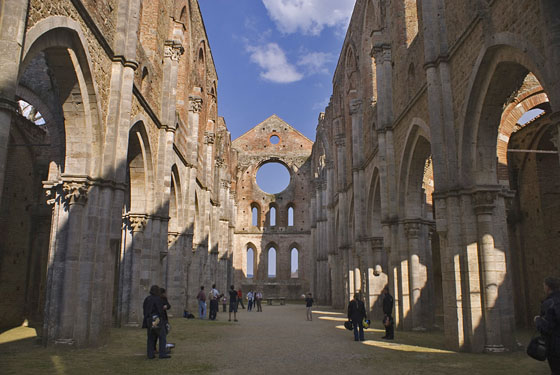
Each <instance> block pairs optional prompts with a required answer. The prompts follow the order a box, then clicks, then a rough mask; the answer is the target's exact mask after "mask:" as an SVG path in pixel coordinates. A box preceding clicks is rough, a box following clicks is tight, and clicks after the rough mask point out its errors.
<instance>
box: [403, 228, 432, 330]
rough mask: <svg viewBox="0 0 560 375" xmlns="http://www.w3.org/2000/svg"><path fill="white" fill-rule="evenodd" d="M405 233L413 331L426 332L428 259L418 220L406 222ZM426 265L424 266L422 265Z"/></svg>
mask: <svg viewBox="0 0 560 375" xmlns="http://www.w3.org/2000/svg"><path fill="white" fill-rule="evenodd" d="M405 231H406V236H407V239H408V264H409V277H410V309H411V314H412V329H413V330H424V329H425V327H424V319H423V315H424V314H423V311H424V308H423V306H422V300H423V298H421V297H422V293H427V274H426V265H425V262H426V259H425V256H424V249H423V248H422V246H421V245H420V222H419V221H418V220H408V221H405ZM423 263H424V265H422V264H423Z"/></svg>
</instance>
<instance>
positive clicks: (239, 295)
mask: <svg viewBox="0 0 560 375" xmlns="http://www.w3.org/2000/svg"><path fill="white" fill-rule="evenodd" d="M239 305H241V308H242V309H243V310H245V305H243V291H242V290H241V288H239V290H238V291H237V307H239Z"/></svg>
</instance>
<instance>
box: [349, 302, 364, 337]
mask: <svg viewBox="0 0 560 375" xmlns="http://www.w3.org/2000/svg"><path fill="white" fill-rule="evenodd" d="M365 318H366V307H365V305H364V303H363V302H362V301H361V299H360V295H359V294H358V293H356V294H354V299H353V300H352V301H350V303H349V304H348V320H351V321H352V326H353V327H354V341H358V340H359V341H364V340H365V339H364V326H363V321H364V319H365Z"/></svg>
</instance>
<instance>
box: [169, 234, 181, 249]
mask: <svg viewBox="0 0 560 375" xmlns="http://www.w3.org/2000/svg"><path fill="white" fill-rule="evenodd" d="M179 236H180V233H179V232H167V246H171V245H173V244H174V243H175V242H177V240H178V239H179Z"/></svg>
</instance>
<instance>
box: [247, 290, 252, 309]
mask: <svg viewBox="0 0 560 375" xmlns="http://www.w3.org/2000/svg"><path fill="white" fill-rule="evenodd" d="M247 301H248V302H247V311H251V310H252V309H253V292H252V291H249V293H247Z"/></svg>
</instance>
